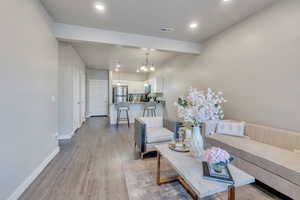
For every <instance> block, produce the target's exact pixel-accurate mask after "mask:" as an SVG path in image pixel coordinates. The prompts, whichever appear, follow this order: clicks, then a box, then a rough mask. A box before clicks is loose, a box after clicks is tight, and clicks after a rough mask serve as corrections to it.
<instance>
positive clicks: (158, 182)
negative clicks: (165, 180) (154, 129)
mask: <svg viewBox="0 0 300 200" xmlns="http://www.w3.org/2000/svg"><path fill="white" fill-rule="evenodd" d="M156 183H157V185H160V152H157V169H156Z"/></svg>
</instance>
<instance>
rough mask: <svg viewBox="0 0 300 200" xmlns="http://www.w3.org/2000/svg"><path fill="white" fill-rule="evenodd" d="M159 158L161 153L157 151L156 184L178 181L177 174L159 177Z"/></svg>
mask: <svg viewBox="0 0 300 200" xmlns="http://www.w3.org/2000/svg"><path fill="white" fill-rule="evenodd" d="M160 160H161V154H160V153H159V152H157V169H156V183H157V185H161V184H164V183H171V182H174V181H178V178H179V176H173V177H166V178H161V177H160V171H161V170H160V167H161V166H160Z"/></svg>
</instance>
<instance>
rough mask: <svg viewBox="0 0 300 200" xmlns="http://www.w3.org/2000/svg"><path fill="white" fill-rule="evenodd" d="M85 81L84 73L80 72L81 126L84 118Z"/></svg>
mask: <svg viewBox="0 0 300 200" xmlns="http://www.w3.org/2000/svg"><path fill="white" fill-rule="evenodd" d="M85 85H86V81H85V73H84V72H80V118H81V120H80V121H81V124H82V123H83V122H85V116H86V89H85V88H86V86H85Z"/></svg>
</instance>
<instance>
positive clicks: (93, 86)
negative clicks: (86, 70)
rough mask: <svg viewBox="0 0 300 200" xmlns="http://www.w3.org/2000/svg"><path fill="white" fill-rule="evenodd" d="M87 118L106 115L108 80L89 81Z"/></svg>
mask: <svg viewBox="0 0 300 200" xmlns="http://www.w3.org/2000/svg"><path fill="white" fill-rule="evenodd" d="M88 88H89V106H88V107H89V116H99V115H108V80H89V81H88Z"/></svg>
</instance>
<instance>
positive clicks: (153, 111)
mask: <svg viewBox="0 0 300 200" xmlns="http://www.w3.org/2000/svg"><path fill="white" fill-rule="evenodd" d="M153 112H154V117H156V109H155V110H153Z"/></svg>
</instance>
